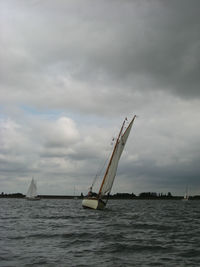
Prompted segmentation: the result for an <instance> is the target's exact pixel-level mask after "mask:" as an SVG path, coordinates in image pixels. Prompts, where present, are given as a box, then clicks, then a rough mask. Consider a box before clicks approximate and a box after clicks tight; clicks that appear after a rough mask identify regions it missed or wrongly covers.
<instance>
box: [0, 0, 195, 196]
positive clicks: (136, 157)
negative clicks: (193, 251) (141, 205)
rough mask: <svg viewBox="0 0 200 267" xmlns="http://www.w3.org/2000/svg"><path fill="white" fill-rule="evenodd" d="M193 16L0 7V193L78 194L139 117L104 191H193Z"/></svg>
mask: <svg viewBox="0 0 200 267" xmlns="http://www.w3.org/2000/svg"><path fill="white" fill-rule="evenodd" d="M199 10H200V2H199V1H198V0H191V1H188V0H168V1H164V0H162V1H161V0H146V1H145V0H123V1H122V0H121V1H120V0H115V1H114V0H113V1H112V0H111V1H107V0H102V1H99V0H67V1H65V0H56V1H54V0H28V1H27V0H0V191H1V192H2V191H3V192H6V193H12V192H21V193H26V191H27V188H28V185H29V182H30V180H31V178H32V177H35V179H36V180H37V184H38V193H39V194H73V192H74V188H75V191H76V193H78V194H80V193H81V192H83V193H84V194H85V193H86V192H87V190H88V187H89V186H90V184H91V183H92V181H93V178H94V177H95V175H96V173H97V172H98V171H99V170H100V169H101V167H102V166H103V164H104V162H105V159H106V158H107V157H108V155H109V153H110V152H111V150H112V146H111V144H110V143H111V140H112V137H116V136H117V134H118V131H119V129H120V126H121V124H122V121H123V119H124V118H125V117H128V119H129V120H131V118H132V117H133V115H134V114H136V115H138V118H137V119H136V120H135V123H134V125H133V128H132V132H131V134H130V136H129V139H128V142H127V146H126V149H125V151H124V153H123V155H122V158H121V160H120V163H119V168H118V172H117V177H116V180H115V183H114V186H113V191H112V193H116V192H129V193H132V192H133V193H135V194H138V193H140V192H146V191H154V192H163V193H167V192H168V191H170V192H171V193H172V194H174V195H176V194H181V195H183V194H184V191H185V187H186V186H187V185H188V186H189V188H190V191H191V194H193V195H195V194H200V136H199V135H200V118H199V117H200V73H199V71H200V56H199V55H200V54H199V50H200V33H199V29H200V16H199ZM102 175H103V174H102ZM100 179H101V178H100Z"/></svg>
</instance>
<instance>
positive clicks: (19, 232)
mask: <svg viewBox="0 0 200 267" xmlns="http://www.w3.org/2000/svg"><path fill="white" fill-rule="evenodd" d="M199 207H200V202H199V201H188V202H183V201H177V200H173V201H171V200H161V201H159V200H121V201H119V200H111V201H110V202H109V203H108V206H107V209H105V210H104V211H94V210H85V209H82V207H81V201H80V200H53V199H51V200H41V201H35V202H32V201H26V200H24V199H0V266H6V267H8V266H20V267H21V266H70V267H71V266H104V267H105V266H195V267H196V266H200V245H199V244H200V208H199Z"/></svg>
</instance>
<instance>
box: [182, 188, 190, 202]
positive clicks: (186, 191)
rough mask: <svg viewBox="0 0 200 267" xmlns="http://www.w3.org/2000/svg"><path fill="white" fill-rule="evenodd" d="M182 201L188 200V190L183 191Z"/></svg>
mask: <svg viewBox="0 0 200 267" xmlns="http://www.w3.org/2000/svg"><path fill="white" fill-rule="evenodd" d="M183 200H184V201H187V200H189V193H188V188H186V190H185V194H184V197H183Z"/></svg>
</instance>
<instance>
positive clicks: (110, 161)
mask: <svg viewBox="0 0 200 267" xmlns="http://www.w3.org/2000/svg"><path fill="white" fill-rule="evenodd" d="M126 120H127V118H126V119H125V120H124V122H123V124H122V127H121V130H120V132H119V135H118V138H117V140H116V143H115V147H114V149H113V152H112V155H111V157H110V161H109V164H108V167H107V169H106V172H105V175H104V178H103V181H102V184H101V187H100V189H99V193H98V197H99V196H100V194H101V190H102V187H103V184H104V182H105V179H106V176H107V174H108V170H109V168H110V165H111V162H112V159H113V156H114V153H115V150H116V148H117V144H118V141H119V138H120V136H121V133H122V131H123V128H124V124H125V122H126Z"/></svg>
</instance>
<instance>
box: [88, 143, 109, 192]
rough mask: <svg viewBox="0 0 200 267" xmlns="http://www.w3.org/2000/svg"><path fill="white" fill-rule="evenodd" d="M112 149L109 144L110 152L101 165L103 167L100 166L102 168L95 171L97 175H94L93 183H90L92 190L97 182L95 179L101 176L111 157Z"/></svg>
mask: <svg viewBox="0 0 200 267" xmlns="http://www.w3.org/2000/svg"><path fill="white" fill-rule="evenodd" d="M113 139H114V138H113ZM112 141H113V140H112ZM112 147H113V144H111V151H110V152H109V154H108V156H107V158H106V159H105V161H104V163H103V166H102V167H101V166H100V168H99V170H98V171H97V173H96V175H95V177H94V180H93V182H92V186H91V187H92V188H93V186H94V185H95V183H96V181H97V178H98V177H99V176H100V175H101V173H102V171H103V169H104V168H105V165H106V163H107V162H108V160H109V158H110V155H111V153H112Z"/></svg>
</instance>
